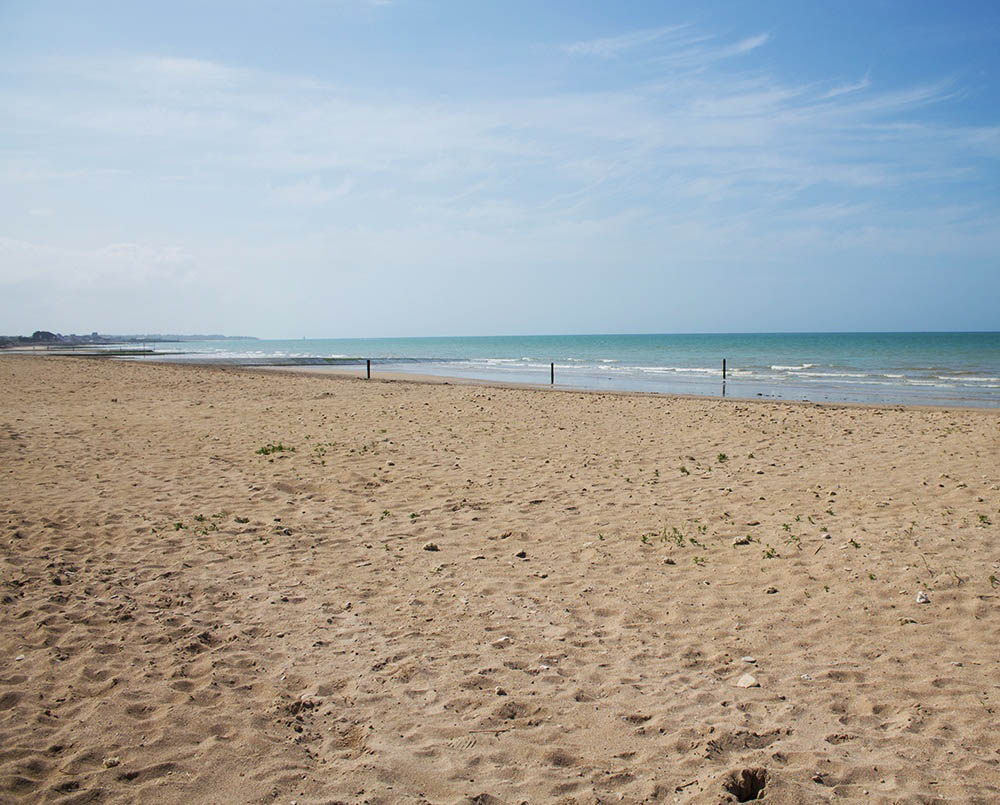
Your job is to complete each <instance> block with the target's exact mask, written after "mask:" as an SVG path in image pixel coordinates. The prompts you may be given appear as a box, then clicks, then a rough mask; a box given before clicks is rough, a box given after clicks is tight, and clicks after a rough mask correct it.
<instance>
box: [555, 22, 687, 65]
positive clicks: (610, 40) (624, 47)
mask: <svg viewBox="0 0 1000 805" xmlns="http://www.w3.org/2000/svg"><path fill="white" fill-rule="evenodd" d="M686 28H687V26H685V25H666V26H662V27H659V28H646V29H643V30H640V31H630V32H628V33H624V34H618V35H617V36H608V37H603V38H600V39H589V40H585V41H582V42H573V43H571V44H568V45H563V47H562V49H563V50H564V51H565V52H566V53H570V54H573V55H574V56H599V57H601V58H605V59H607V58H612V57H615V56H620V55H622V54H623V53H625V52H626V51H629V50H634V49H635V48H639V47H642V46H643V45H649V44H651V43H653V42H656V41H657V40H660V39H663V38H664V37H665V36H668V35H669V34H676V33H677V32H679V31H683V30H685V29H686Z"/></svg>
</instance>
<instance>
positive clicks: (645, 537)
mask: <svg viewBox="0 0 1000 805" xmlns="http://www.w3.org/2000/svg"><path fill="white" fill-rule="evenodd" d="M639 539H640V540H641V542H642V544H643V545H649V537H648V536H646V535H645V534H643V535H642V536H641V537H639Z"/></svg>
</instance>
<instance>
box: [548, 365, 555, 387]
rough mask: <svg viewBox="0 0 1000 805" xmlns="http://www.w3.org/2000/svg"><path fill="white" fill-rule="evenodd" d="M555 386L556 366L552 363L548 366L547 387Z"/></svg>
mask: <svg viewBox="0 0 1000 805" xmlns="http://www.w3.org/2000/svg"><path fill="white" fill-rule="evenodd" d="M555 384H556V365H555V364H554V363H550V364H549V385H550V386H554V385H555Z"/></svg>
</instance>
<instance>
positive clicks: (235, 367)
mask: <svg viewBox="0 0 1000 805" xmlns="http://www.w3.org/2000/svg"><path fill="white" fill-rule="evenodd" d="M8 354H11V355H15V356H17V357H22V358H29V359H30V358H40V359H52V358H75V359H81V360H86V359H95V360H104V359H105V356H103V355H73V354H65V355H62V354H60V355H32V354H25V353H16V354H15V353H8ZM3 355H4V353H3V352H0V358H2V357H3ZM122 362H123V363H134V364H136V365H140V366H143V365H156V366H171V367H185V368H193V369H208V370H216V371H222V372H226V371H239V372H248V373H256V372H260V373H263V374H282V373H285V374H288V375H290V376H312V377H326V378H348V379H355V380H365V381H366V382H390V383H416V384H428V385H443V386H448V385H454V386H481V387H483V388H497V389H512V390H516V389H526V390H533V391H556V392H563V393H573V394H589V395H614V396H618V395H623V396H638V397H651V398H663V399H681V400H704V401H717V402H727V401H728V402H733V403H773V404H782V405H783V404H787V405H794V406H820V407H823V408H862V409H886V410H890V409H901V410H909V409H913V410H915V411H952V410H953V411H967V412H973V411H980V412H984V413H985V414H987V415H989V414H990V413H994V414H1000V403H998V404H997V405H991V404H983V405H971V404H970V405H961V404H954V405H947V404H939V403H905V402H895V403H893V402H857V401H853V400H799V399H793V398H790V397H765V396H756V395H755V396H752V397H740V396H733V395H727V396H722V394H717V395H708V394H693V393H691V394H684V393H680V392H665V391H642V390H632V389H594V388H584V387H576V386H570V385H566V384H559V383H556V384H555V385H554V386H553V385H550V384H548V383H520V382H515V381H502V380H487V379H479V378H470V377H461V376H454V375H438V374H423V373H417V372H392V371H389V372H384V371H379V372H378V373H377V374H376V371H375V366H374V365H373V367H372V377H371V380H370V381H368V380H367V379H366V377H365V365H364V364H363V363H361V364H348V365H329V366H316V365H308V366H290V365H275V366H270V365H261V364H249V365H248V364H238V363H225V362H222V361H212V362H194V361H156V360H143V361H131V360H129V361H122Z"/></svg>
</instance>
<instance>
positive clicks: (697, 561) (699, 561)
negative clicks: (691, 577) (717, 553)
mask: <svg viewBox="0 0 1000 805" xmlns="http://www.w3.org/2000/svg"><path fill="white" fill-rule="evenodd" d="M691 561H692V562H694V563H695V564H696V565H698V566H701V565H704V564H705V557H704V556H692V557H691Z"/></svg>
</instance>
